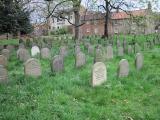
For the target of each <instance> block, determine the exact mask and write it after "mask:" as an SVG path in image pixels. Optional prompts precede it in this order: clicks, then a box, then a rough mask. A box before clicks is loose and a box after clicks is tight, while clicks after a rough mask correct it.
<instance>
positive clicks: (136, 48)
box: [135, 43, 141, 53]
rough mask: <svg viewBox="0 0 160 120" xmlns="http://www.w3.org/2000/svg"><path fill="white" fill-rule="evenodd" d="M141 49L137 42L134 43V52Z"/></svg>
mask: <svg viewBox="0 0 160 120" xmlns="http://www.w3.org/2000/svg"><path fill="white" fill-rule="evenodd" d="M140 51H141V47H140V46H139V44H138V43H136V44H135V53H138V52H140Z"/></svg>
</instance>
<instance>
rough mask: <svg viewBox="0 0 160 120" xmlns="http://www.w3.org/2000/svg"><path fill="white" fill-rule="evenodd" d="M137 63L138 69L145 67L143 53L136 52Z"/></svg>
mask: <svg viewBox="0 0 160 120" xmlns="http://www.w3.org/2000/svg"><path fill="white" fill-rule="evenodd" d="M135 65H136V69H137V70H140V69H141V68H142V67H143V55H142V54H141V53H137V54H136V60H135Z"/></svg>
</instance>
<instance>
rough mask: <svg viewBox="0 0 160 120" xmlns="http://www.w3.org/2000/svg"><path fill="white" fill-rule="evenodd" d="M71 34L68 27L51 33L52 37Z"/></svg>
mask: <svg viewBox="0 0 160 120" xmlns="http://www.w3.org/2000/svg"><path fill="white" fill-rule="evenodd" d="M67 33H69V31H68V29H67V27H63V28H59V29H57V30H54V31H51V35H61V34H67Z"/></svg>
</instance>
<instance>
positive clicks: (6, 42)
mask: <svg viewBox="0 0 160 120" xmlns="http://www.w3.org/2000/svg"><path fill="white" fill-rule="evenodd" d="M18 44H19V40H18V39H8V40H7V39H5V40H0V45H18Z"/></svg>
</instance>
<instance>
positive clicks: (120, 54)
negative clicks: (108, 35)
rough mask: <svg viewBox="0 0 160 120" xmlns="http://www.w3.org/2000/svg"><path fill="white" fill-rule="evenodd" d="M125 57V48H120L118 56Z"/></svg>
mask: <svg viewBox="0 0 160 120" xmlns="http://www.w3.org/2000/svg"><path fill="white" fill-rule="evenodd" d="M123 55H124V50H123V47H118V56H120V57H121V56H123Z"/></svg>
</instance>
